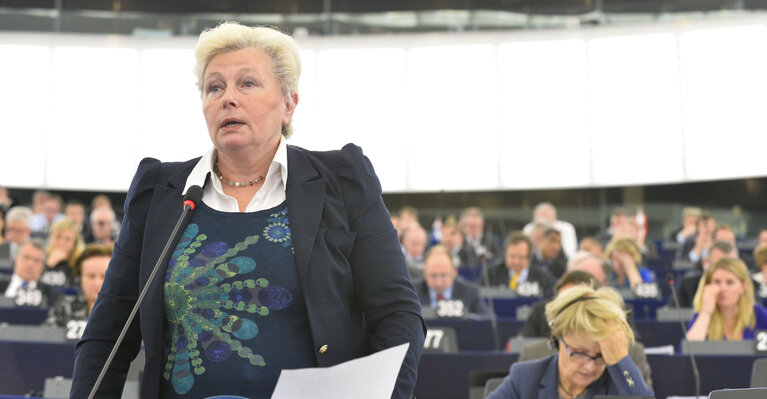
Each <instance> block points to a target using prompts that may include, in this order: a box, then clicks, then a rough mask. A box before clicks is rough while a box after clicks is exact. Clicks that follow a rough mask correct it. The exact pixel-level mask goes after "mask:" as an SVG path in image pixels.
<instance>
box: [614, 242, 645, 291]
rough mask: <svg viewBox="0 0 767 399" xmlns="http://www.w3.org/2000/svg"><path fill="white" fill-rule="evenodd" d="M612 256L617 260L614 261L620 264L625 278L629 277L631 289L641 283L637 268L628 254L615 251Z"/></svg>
mask: <svg viewBox="0 0 767 399" xmlns="http://www.w3.org/2000/svg"><path fill="white" fill-rule="evenodd" d="M614 257H615V259H616V260H617V262H614V263H617V264H620V265H621V267H622V268H623V272H624V273H626V278H628V279H629V285H630V286H631V289H634V288H635V287H636V286H637V285H639V284H640V283H642V276H641V275H640V274H639V268H638V267H637V264H636V262H634V258H633V257H632V256H631V255H630V254H628V253H626V252H623V251H615V252H614Z"/></svg>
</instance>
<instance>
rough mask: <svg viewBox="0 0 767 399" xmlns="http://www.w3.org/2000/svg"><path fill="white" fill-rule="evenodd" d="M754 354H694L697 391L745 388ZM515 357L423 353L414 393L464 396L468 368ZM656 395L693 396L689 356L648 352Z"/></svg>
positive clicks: (495, 365)
mask: <svg viewBox="0 0 767 399" xmlns="http://www.w3.org/2000/svg"><path fill="white" fill-rule="evenodd" d="M757 358H758V357H757V356H711V355H698V356H695V359H696V360H697V362H698V368H699V369H700V381H701V386H700V393H701V395H707V394H708V393H709V392H711V391H713V390H715V389H724V388H747V387H748V386H749V384H750V380H751V367H752V365H753V363H754V360H756V359H757ZM516 359H517V356H516V355H511V354H505V353H503V354H502V353H486V352H461V353H447V354H443V353H424V355H423V356H422V358H421V365H420V367H419V368H418V383H417V384H416V390H415V395H416V396H417V397H418V398H419V399H431V398H465V397H466V395H467V394H468V392H469V377H468V373H469V370H485V371H497V370H507V371H508V369H509V367H510V366H511V364H512V363H513V362H514V361H516ZM647 361H648V362H649V363H650V367H651V368H652V376H653V377H652V378H653V384H654V389H655V395H656V397H657V398H659V399H660V398H666V397H668V396H672V395H680V396H694V395H695V380H694V378H693V374H692V366H691V364H690V358H689V357H687V356H682V355H649V356H647Z"/></svg>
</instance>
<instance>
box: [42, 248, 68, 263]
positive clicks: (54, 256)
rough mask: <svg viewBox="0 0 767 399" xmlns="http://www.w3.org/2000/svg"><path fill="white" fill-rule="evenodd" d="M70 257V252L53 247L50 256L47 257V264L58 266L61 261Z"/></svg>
mask: <svg viewBox="0 0 767 399" xmlns="http://www.w3.org/2000/svg"><path fill="white" fill-rule="evenodd" d="M68 257H69V254H68V253H67V252H66V251H64V250H63V249H60V248H53V250H51V254H50V255H48V257H47V258H46V259H45V264H47V265H48V266H50V267H53V266H56V265H58V264H59V262H61V261H63V260H66V259H67V258H68Z"/></svg>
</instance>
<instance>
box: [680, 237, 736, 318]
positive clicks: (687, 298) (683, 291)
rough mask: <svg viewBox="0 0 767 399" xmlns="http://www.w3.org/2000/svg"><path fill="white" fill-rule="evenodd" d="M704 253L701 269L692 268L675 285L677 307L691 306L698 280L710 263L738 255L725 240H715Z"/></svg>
mask: <svg viewBox="0 0 767 399" xmlns="http://www.w3.org/2000/svg"><path fill="white" fill-rule="evenodd" d="M706 253H707V256H706V257H705V258H703V260H702V262H701V266H702V268H703V270H702V271H699V270H694V271H692V272H690V273H689V275H687V276H685V277H684V278H682V279H681V280H680V281H679V286H678V287H677V291H678V295H677V296H678V297H679V307H681V308H691V307H692V301H693V298H695V292H697V291H698V283H699V282H700V277H701V276H702V275H703V272H704V271H705V270H706V269H707V268H708V267H709V266H710V265H713V264H714V263H716V261H718V260H719V259H722V258H737V257H738V253H737V251H736V250H735V247H733V246H732V244H730V243H729V242H726V241H715V242H714V243H713V244H712V245H711V247H709V248H708V250H707V251H706ZM672 302H673V300H672ZM672 304H673V303H672Z"/></svg>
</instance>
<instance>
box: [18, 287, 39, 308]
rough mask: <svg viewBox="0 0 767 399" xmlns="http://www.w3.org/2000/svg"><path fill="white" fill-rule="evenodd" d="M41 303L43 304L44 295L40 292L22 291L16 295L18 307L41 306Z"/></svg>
mask: <svg viewBox="0 0 767 399" xmlns="http://www.w3.org/2000/svg"><path fill="white" fill-rule="evenodd" d="M41 303H43V293H42V292H40V290H24V289H21V290H19V292H18V293H17V294H16V305H18V306H40V304H41Z"/></svg>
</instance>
